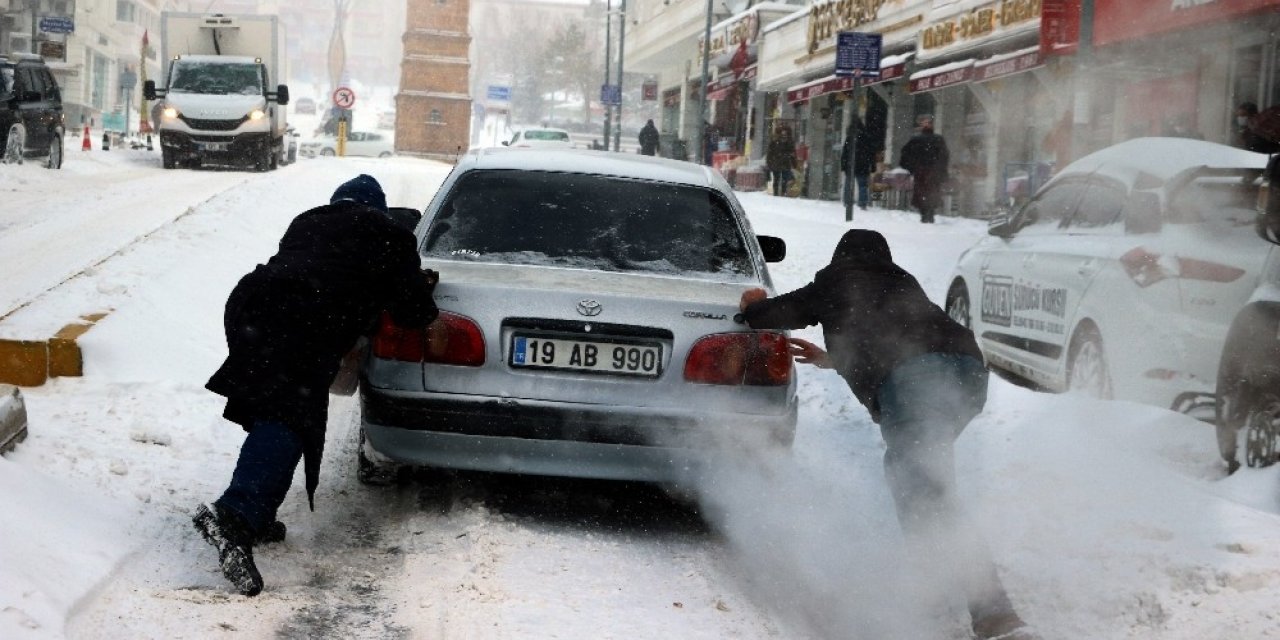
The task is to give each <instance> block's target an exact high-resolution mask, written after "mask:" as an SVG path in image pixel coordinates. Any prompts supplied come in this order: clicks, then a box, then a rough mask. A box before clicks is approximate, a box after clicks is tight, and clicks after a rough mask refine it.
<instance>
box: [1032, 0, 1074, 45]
mask: <svg viewBox="0 0 1280 640" xmlns="http://www.w3.org/2000/svg"><path fill="white" fill-rule="evenodd" d="M1079 45H1080V0H1041V3H1040V53H1042V54H1044V55H1046V56H1060V55H1070V54H1072V53H1075V52H1076V47H1078V46H1079Z"/></svg>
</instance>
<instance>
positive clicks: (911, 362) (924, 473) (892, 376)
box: [740, 229, 1036, 640]
mask: <svg viewBox="0 0 1280 640" xmlns="http://www.w3.org/2000/svg"><path fill="white" fill-rule="evenodd" d="M740 306H741V310H742V315H743V319H744V320H745V321H746V323H747V324H748V325H750V326H751V327H752V328H754V329H800V328H803V327H808V326H812V325H815V324H818V325H822V333H823V337H824V339H825V341H826V345H827V348H828V349H829V350H830V352H829V353H828V352H827V351H824V350H823V349H822V348H820V347H818V346H817V345H814V344H812V343H810V342H807V341H805V340H801V339H798V338H793V339H792V340H791V343H792V354H793V355H794V356H795V357H796V360H797V361H798V362H800V363H804V364H813V365H816V366H818V367H822V368H834V369H835V370H836V372H837V373H839V374H840V375H841V377H843V378H844V379H845V381H846V382H847V383H848V385H849V388H850V389H852V390H853V394H854V395H855V396H856V397H857V398H858V400H859V401H860V402H861V403H862V404H863V405H864V406H866V408H867V410H868V411H870V413H871V418H872V420H874V421H875V422H876V423H877V424H879V425H880V433H881V434H882V435H883V437H884V441H885V444H886V445H887V448H886V450H885V455H884V471H885V478H886V480H887V481H888V485H889V489H890V492H891V493H892V495H893V500H894V506H895V507H896V508H897V514H898V522H899V523H900V525H901V527H902V530H903V533H904V535H905V536H906V538H907V542H908V545H907V548H908V553H909V554H910V555H911V556H912V559H913V561H914V562H915V563H916V564H917V566H918V568H919V569H920V570H922V571H926V572H931V575H930V577H931V578H933V579H935V580H946V581H948V582H946V583H944V586H945V588H944V589H942V590H943V591H949V590H950V588H952V587H953V586H956V584H957V583H958V585H959V586H960V587H962V588H963V591H964V594H965V596H966V597H967V600H968V605H969V613H970V617H971V624H972V627H973V631H974V633H975V635H976V636H977V637H978V638H980V639H994V638H1004V639H1008V640H1032V639H1033V638H1035V637H1036V636H1035V635H1034V634H1032V632H1031V631H1030V630H1029V629H1028V628H1027V627H1026V625H1025V624H1024V623H1023V621H1022V619H1021V618H1020V617H1019V616H1018V614H1017V613H1016V612H1015V611H1014V609H1013V605H1012V603H1011V602H1010V601H1009V597H1008V595H1007V594H1006V593H1005V590H1004V585H1003V584H1002V583H1001V580H1000V576H999V575H998V574H997V572H996V565H995V562H994V561H993V560H992V558H991V554H990V551H989V550H988V549H987V548H986V545H985V543H984V542H983V541H982V539H981V536H980V535H979V534H978V532H977V531H976V529H975V527H974V526H973V525H972V523H970V522H968V520H967V519H966V518H965V517H964V515H963V514H962V512H961V510H960V505H959V502H958V500H957V498H956V493H955V484H956V472H955V457H954V444H955V440H956V438H957V437H958V436H959V435H960V433H961V432H963V431H964V429H965V427H966V426H967V425H968V424H969V421H970V420H972V419H973V418H974V417H975V416H977V415H978V414H979V413H980V412H981V411H982V408H983V406H984V404H985V403H986V399H987V370H986V367H985V366H984V365H983V360H982V354H981V352H980V351H978V345H977V342H976V341H975V340H974V337H973V332H971V331H970V330H969V329H967V328H965V327H964V326H962V325H960V324H957V323H956V322H955V321H953V320H952V319H951V318H950V317H949V316H947V314H946V313H945V312H944V311H943V310H942V309H940V308H938V306H937V305H935V304H933V303H932V302H930V301H929V299H928V298H927V297H926V296H925V293H924V290H923V289H922V288H921V287H920V284H919V283H918V282H917V281H916V279H915V278H914V277H912V276H911V274H909V273H907V272H906V271H904V270H903V269H902V268H901V267H899V266H898V265H897V264H895V263H894V262H893V258H892V255H891V254H890V252H889V244H888V243H887V242H886V241H885V239H884V236H882V235H880V234H879V233H877V232H875V231H868V230H865V229H852V230H850V231H847V232H845V234H844V236H843V237H842V238H841V239H840V242H839V244H838V245H837V246H836V250H835V254H834V255H833V256H832V258H831V263H830V264H828V265H827V266H826V267H823V268H822V269H821V270H819V271H818V273H817V274H816V275H815V276H814V278H813V282H811V283H809V284H808V285H805V286H804V287H801V288H800V289H797V290H795V291H792V292H790V293H786V294H783V295H780V296H777V297H775V298H768V294H767V293H766V292H765V290H764V289H750V290H748V291H746V292H744V293H743V294H742V300H741V303H740ZM948 564H956V565H960V568H958V569H956V570H955V571H944V570H943V569H941V568H942V567H946V566H947V565H948ZM952 580H954V581H955V582H951V581H952Z"/></svg>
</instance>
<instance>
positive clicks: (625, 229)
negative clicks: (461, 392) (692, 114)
mask: <svg viewBox="0 0 1280 640" xmlns="http://www.w3.org/2000/svg"><path fill="white" fill-rule="evenodd" d="M424 254H425V255H427V256H430V257H438V258H447V259H451V260H468V261H479V262H505V263H512V264H548V265H555V266H564V267H573V268H583V269H603V270H607V271H646V272H656V273H668V274H688V273H698V274H715V275H717V276H721V277H725V278H727V279H733V280H738V279H741V278H743V277H750V276H754V269H753V267H752V264H751V260H750V258H749V255H748V253H747V249H746V243H745V242H744V239H743V235H742V232H741V230H740V228H739V226H738V223H737V221H736V219H735V218H734V216H733V214H732V211H731V209H730V208H729V206H728V204H727V203H726V202H725V201H724V199H723V198H722V197H721V196H720V195H719V194H717V193H715V192H714V191H711V190H709V189H702V188H698V187H692V186H686V185H674V184H666V183H657V182H646V181H641V180H631V179H625V178H617V177H607V176H595V175H583V174H568V173H550V172H537V171H496V170H495V171H474V172H471V173H469V174H467V175H465V176H464V177H463V178H462V179H460V180H459V181H458V184H457V185H455V186H454V188H453V190H452V192H451V193H450V194H449V196H448V199H447V200H446V201H445V203H444V205H443V206H442V207H441V209H440V212H439V213H438V214H437V215H436V216H435V218H434V219H433V221H432V224H431V227H430V229H429V230H428V232H427V242H426V245H425V248H424Z"/></svg>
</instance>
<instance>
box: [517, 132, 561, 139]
mask: <svg viewBox="0 0 1280 640" xmlns="http://www.w3.org/2000/svg"><path fill="white" fill-rule="evenodd" d="M524 139H525V140H568V139H569V134H567V133H565V132H563V131H526V132H524Z"/></svg>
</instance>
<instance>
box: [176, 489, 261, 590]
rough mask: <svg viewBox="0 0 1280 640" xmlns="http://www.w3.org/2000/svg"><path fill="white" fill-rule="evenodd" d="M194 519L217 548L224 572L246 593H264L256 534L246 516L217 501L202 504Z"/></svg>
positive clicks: (208, 540) (219, 561) (198, 529)
mask: <svg viewBox="0 0 1280 640" xmlns="http://www.w3.org/2000/svg"><path fill="white" fill-rule="evenodd" d="M191 522H192V523H193V524H194V525H195V527H196V531H199V532H200V535H202V536H204V539H205V541H206V542H208V543H209V544H211V545H213V547H214V548H215V549H217V550H218V564H219V565H221V566H222V575H223V576H225V577H226V578H227V580H229V581H230V582H231V584H233V585H235V588H236V589H237V590H239V591H240V593H242V594H244V595H246V596H256V595H258V594H259V593H261V592H262V575H261V574H260V573H258V566H257V565H256V564H254V562H253V536H252V535H251V534H250V533H249V527H248V526H247V525H246V524H245V522H244V519H243V518H241V517H240V516H239V515H238V514H235V513H232V512H229V511H226V510H224V509H222V508H220V507H218V505H216V504H215V505H213V509H212V510H211V509H209V507H208V506H206V505H203V504H202V505H200V506H199V507H198V508H197V509H196V515H195V516H193V517H192V518H191Z"/></svg>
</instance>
